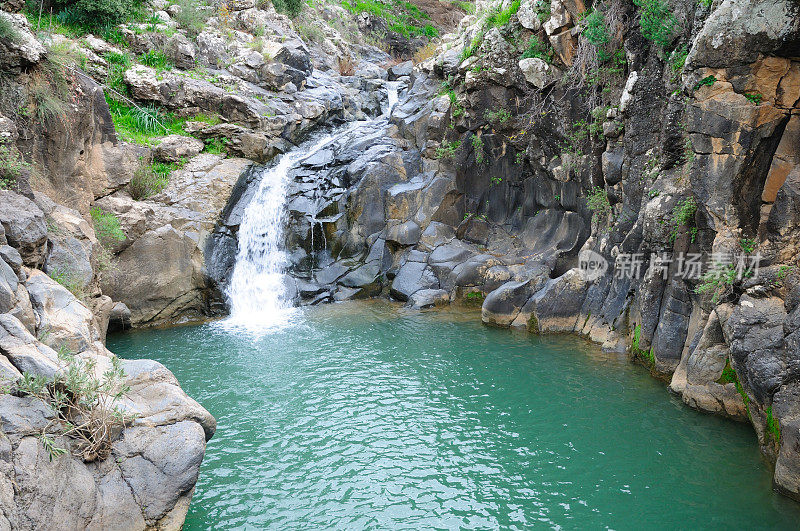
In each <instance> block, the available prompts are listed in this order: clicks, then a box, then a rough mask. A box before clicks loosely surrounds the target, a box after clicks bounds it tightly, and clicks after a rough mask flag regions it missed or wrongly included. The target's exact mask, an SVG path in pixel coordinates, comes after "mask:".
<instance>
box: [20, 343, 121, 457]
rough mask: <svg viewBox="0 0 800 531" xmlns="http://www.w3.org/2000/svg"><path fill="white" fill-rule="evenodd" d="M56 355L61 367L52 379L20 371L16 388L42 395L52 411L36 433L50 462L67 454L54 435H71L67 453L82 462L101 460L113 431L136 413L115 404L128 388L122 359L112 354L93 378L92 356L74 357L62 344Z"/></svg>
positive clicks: (109, 446)
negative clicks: (126, 410) (70, 453)
mask: <svg viewBox="0 0 800 531" xmlns="http://www.w3.org/2000/svg"><path fill="white" fill-rule="evenodd" d="M58 359H59V366H60V370H59V372H58V373H56V375H55V376H53V377H52V378H45V377H44V376H35V375H32V374H31V373H28V372H25V373H24V374H23V375H22V378H20V379H19V380H18V381H17V384H16V385H17V390H18V391H19V393H21V394H23V395H28V396H32V397H34V398H37V399H39V400H41V401H42V402H43V403H44V404H46V405H47V406H48V407H49V408H50V409H51V410H52V411H53V413H54V415H53V417H52V419H51V420H50V422H49V423H48V424H47V425H46V426H45V427H44V428H42V429H41V431H39V432H38V434H37V437H38V439H39V440H40V441H41V443H42V446H43V447H44V449H45V450H46V451H47V453H48V455H49V456H50V460H51V461H53V460H55V459H58V458H59V457H60V456H61V455H63V454H65V453H67V449H66V448H61V447H59V446H57V444H56V440H55V437H58V436H62V437H67V438H69V439H71V440H72V441H73V446H72V453H73V454H74V455H75V456H77V457H80V458H81V459H83V461H84V462H87V463H91V462H94V461H104V460H105V459H106V458H107V457H109V456H110V455H111V445H112V443H113V439H114V436H115V434H116V433H119V430H120V429H121V428H124V427H125V426H127V425H129V424H130V423H131V422H132V421H133V420H134V418H135V417H134V416H133V415H131V414H127V413H125V412H124V411H123V410H122V409H121V408H120V407H119V403H120V400H122V398H123V397H124V396H125V394H126V393H128V391H130V388H129V387H128V386H127V385H126V384H125V378H126V374H125V371H124V370H123V368H122V362H121V361H120V360H119V358H117V357H116V356H112V357H111V358H110V367H109V368H108V369H107V370H106V371H104V372H103V374H102V375H101V376H99V377H98V376H97V375H96V372H97V371H96V369H97V361H96V360H94V359H86V358H79V357H77V356H74V355H72V354H70V353H69V352H68V351H67V350H66V349H64V348H61V349H59V350H58Z"/></svg>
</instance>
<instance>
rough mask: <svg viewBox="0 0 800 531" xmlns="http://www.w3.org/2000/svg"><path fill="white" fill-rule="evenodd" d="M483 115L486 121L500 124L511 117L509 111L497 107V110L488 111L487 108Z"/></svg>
mask: <svg viewBox="0 0 800 531" xmlns="http://www.w3.org/2000/svg"><path fill="white" fill-rule="evenodd" d="M483 117H484V118H485V119H486V121H487V122H492V123H498V124H501V125H502V124H504V123H506V122H507V121H509V120H510V119H511V113H510V112H508V111H507V110H505V109H499V110H497V111H490V110H488V109H487V110H486V112H485V113H484V115H483Z"/></svg>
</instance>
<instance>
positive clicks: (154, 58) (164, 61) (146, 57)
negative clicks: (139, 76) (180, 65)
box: [139, 49, 172, 70]
mask: <svg viewBox="0 0 800 531" xmlns="http://www.w3.org/2000/svg"><path fill="white" fill-rule="evenodd" d="M139 62H141V63H142V64H143V65H145V66H149V67H151V68H155V69H156V70H172V63H170V61H169V59H168V58H167V55H166V54H165V53H164V52H162V51H161V50H152V49H151V50H147V52H145V53H143V54H142V55H140V56H139Z"/></svg>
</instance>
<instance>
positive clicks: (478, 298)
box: [464, 291, 486, 305]
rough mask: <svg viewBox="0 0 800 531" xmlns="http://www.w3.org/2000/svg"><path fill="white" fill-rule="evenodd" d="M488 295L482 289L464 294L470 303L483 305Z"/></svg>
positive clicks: (466, 300) (465, 299)
mask: <svg viewBox="0 0 800 531" xmlns="http://www.w3.org/2000/svg"><path fill="white" fill-rule="evenodd" d="M484 299H486V296H485V295H484V294H483V293H482V292H480V291H470V292H469V293H467V294H466V295H464V301H465V302H467V303H470V304H476V305H482V304H483V301H484Z"/></svg>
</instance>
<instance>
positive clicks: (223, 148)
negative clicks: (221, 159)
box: [204, 138, 228, 155]
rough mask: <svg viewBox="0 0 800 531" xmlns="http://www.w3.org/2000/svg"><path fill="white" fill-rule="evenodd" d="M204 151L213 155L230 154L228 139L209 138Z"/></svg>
mask: <svg viewBox="0 0 800 531" xmlns="http://www.w3.org/2000/svg"><path fill="white" fill-rule="evenodd" d="M204 151H205V152H206V153H211V154H212V155H225V154H226V153H227V152H228V139H227V138H209V139H208V140H206V148H205V150H204Z"/></svg>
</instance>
